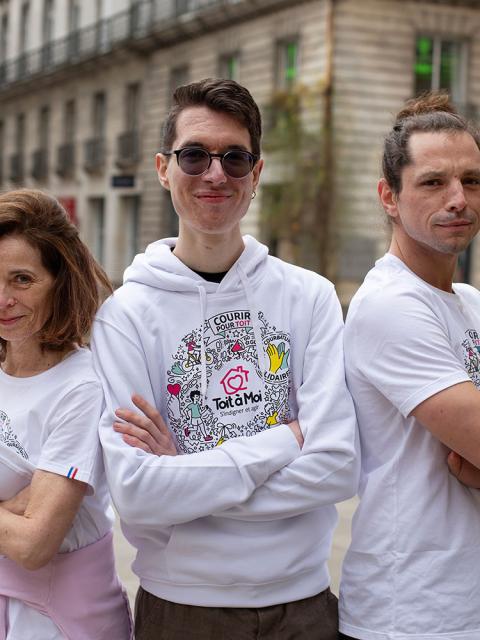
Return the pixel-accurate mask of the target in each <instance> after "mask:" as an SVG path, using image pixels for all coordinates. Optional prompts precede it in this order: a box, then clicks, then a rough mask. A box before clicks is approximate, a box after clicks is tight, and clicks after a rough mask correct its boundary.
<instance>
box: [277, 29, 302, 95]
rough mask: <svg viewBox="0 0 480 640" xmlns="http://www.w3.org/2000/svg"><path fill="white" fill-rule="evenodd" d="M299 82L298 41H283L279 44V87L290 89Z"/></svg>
mask: <svg viewBox="0 0 480 640" xmlns="http://www.w3.org/2000/svg"><path fill="white" fill-rule="evenodd" d="M297 80H298V40H297V39H296V38H295V39H289V40H282V41H280V42H279V43H278V44H277V87H278V88H279V89H290V88H291V87H292V86H293V85H294V84H295V83H296V82H297Z"/></svg>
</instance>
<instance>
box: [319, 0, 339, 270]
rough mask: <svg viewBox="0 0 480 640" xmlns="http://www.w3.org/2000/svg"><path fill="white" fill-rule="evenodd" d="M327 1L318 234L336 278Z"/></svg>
mask: <svg viewBox="0 0 480 640" xmlns="http://www.w3.org/2000/svg"><path fill="white" fill-rule="evenodd" d="M324 2H325V40H324V41H325V73H324V82H323V162H324V166H323V168H324V179H323V181H322V186H321V188H320V189H321V190H320V194H319V198H318V201H317V202H318V208H317V222H318V223H319V226H320V229H321V230H322V231H321V233H320V234H319V247H318V249H319V267H320V272H321V273H322V274H324V275H326V277H327V278H329V279H333V275H334V274H333V269H332V264H331V255H330V252H331V247H332V243H331V242H330V240H331V238H330V233H331V223H332V217H333V214H334V207H333V196H334V189H333V180H334V169H333V160H334V157H333V155H334V154H333V131H332V125H333V116H332V113H333V109H332V106H333V105H332V102H333V56H334V45H335V20H334V18H335V0H324Z"/></svg>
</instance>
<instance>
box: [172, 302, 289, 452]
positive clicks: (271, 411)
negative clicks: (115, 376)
mask: <svg viewBox="0 0 480 640" xmlns="http://www.w3.org/2000/svg"><path fill="white" fill-rule="evenodd" d="M257 323H258V324H257V330H259V331H260V335H259V337H260V339H261V340H260V341H261V346H262V353H260V354H258V351H257V345H256V339H255V331H254V327H253V323H252V318H251V312H250V311H249V310H246V309H244V310H234V311H225V312H223V313H218V314H215V315H214V316H212V317H211V318H208V319H207V320H206V321H205V324H204V335H203V340H204V346H203V360H202V340H201V333H200V329H194V330H192V331H191V332H190V333H189V334H187V335H186V336H184V338H183V340H182V342H181V344H180V346H179V347H178V349H177V351H176V353H175V354H174V356H173V364H172V366H171V368H170V369H169V370H168V372H167V375H168V385H167V391H168V394H169V398H168V417H169V422H170V426H171V428H172V429H173V431H174V432H175V435H176V437H177V441H178V446H179V449H180V450H181V451H183V452H185V453H193V452H196V451H204V450H205V449H210V448H212V447H215V446H217V445H220V444H222V442H224V441H225V440H227V439H228V438H234V437H236V436H249V435H254V434H255V433H257V432H259V431H262V430H264V429H268V428H270V427H273V426H275V425H277V424H282V423H284V422H288V420H289V406H288V397H289V391H290V376H289V359H290V336H289V334H287V333H285V332H283V331H279V330H277V329H276V328H275V327H273V326H270V325H269V323H268V322H267V320H266V319H265V316H264V314H263V313H259V314H258V321H257ZM202 370H203V379H204V381H206V388H205V389H202ZM204 394H205V396H204Z"/></svg>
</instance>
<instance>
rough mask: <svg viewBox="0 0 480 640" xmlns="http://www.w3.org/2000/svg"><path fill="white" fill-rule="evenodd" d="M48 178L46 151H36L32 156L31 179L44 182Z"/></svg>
mask: <svg viewBox="0 0 480 640" xmlns="http://www.w3.org/2000/svg"><path fill="white" fill-rule="evenodd" d="M47 176H48V151H47V149H37V150H36V151H34V152H33V155H32V178H35V180H45V179H46V178H47Z"/></svg>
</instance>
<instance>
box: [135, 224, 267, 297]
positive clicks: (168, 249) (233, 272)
mask: <svg viewBox="0 0 480 640" xmlns="http://www.w3.org/2000/svg"><path fill="white" fill-rule="evenodd" d="M243 241H244V244H245V249H244V250H243V252H242V254H241V255H240V257H239V258H238V260H237V261H236V262H235V263H234V264H233V265H232V266H231V268H230V269H229V271H228V273H227V275H226V276H225V277H224V278H223V280H222V282H220V283H216V282H207V281H206V280H204V279H203V278H202V277H201V276H199V275H198V274H197V273H195V271H192V269H189V268H188V267H187V266H186V265H185V264H184V263H183V262H181V260H179V259H178V258H177V257H176V256H175V255H174V253H173V252H172V248H173V247H174V246H175V244H176V242H177V238H165V239H163V240H158V241H157V242H153V243H152V244H149V245H148V247H147V249H146V251H145V253H140V254H138V255H137V256H136V257H135V259H134V261H133V262H132V264H131V265H130V266H129V267H128V268H127V269H126V271H125V273H124V276H123V282H124V284H126V283H127V282H138V283H140V284H146V285H148V286H150V287H157V288H159V289H165V290H167V291H192V292H193V291H198V287H199V286H201V287H202V288H203V289H204V291H205V292H206V293H214V292H217V293H228V292H234V291H238V290H239V289H242V288H243V285H242V275H244V276H246V278H247V279H248V280H249V282H250V285H254V284H255V283H256V282H257V281H258V280H259V279H260V278H261V277H262V273H263V272H264V270H265V267H266V260H267V256H268V248H267V247H266V246H265V245H263V244H261V243H260V242H258V241H257V240H255V238H253V237H252V236H248V235H247V236H243ZM241 274H242V275H241Z"/></svg>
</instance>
